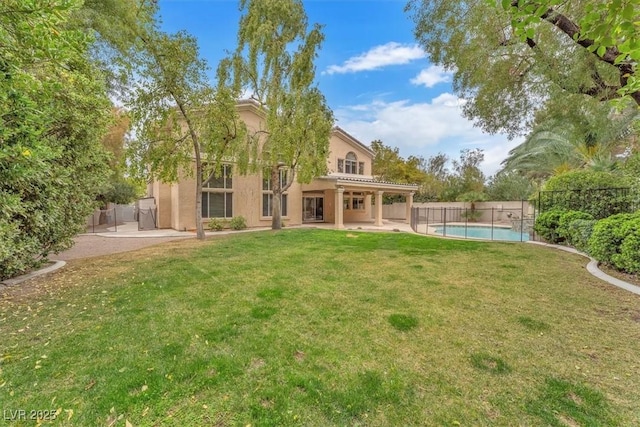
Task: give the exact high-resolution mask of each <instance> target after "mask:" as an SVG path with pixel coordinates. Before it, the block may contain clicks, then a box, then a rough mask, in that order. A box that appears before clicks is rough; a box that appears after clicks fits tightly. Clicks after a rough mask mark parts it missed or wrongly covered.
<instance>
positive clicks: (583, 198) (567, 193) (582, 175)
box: [541, 169, 635, 219]
mask: <svg viewBox="0 0 640 427" xmlns="http://www.w3.org/2000/svg"><path fill="white" fill-rule="evenodd" d="M632 184H633V180H632V179H630V178H629V177H628V176H625V175H623V174H620V173H615V172H606V171H593V170H588V169H579V170H573V171H569V172H566V173H563V174H560V175H556V176H554V177H552V178H551V179H549V180H548V181H547V182H546V184H545V185H544V188H543V192H542V194H541V195H542V196H544V197H543V200H542V204H543V210H545V211H546V210H549V209H561V210H565V211H568V210H575V211H582V212H587V213H590V214H591V215H592V216H593V217H594V218H595V219H602V218H605V217H607V216H609V215H613V214H616V213H623V212H628V210H629V208H630V206H631V205H632V204H633V203H634V200H635V196H634V194H633V192H629V193H621V192H620V191H617V190H615V189H616V188H625V187H631V186H632ZM551 191H553V192H554V193H547V192H551Z"/></svg>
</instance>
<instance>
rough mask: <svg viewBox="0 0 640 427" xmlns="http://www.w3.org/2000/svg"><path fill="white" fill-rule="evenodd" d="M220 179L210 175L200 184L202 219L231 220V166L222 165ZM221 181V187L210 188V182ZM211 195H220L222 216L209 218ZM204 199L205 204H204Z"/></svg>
mask: <svg viewBox="0 0 640 427" xmlns="http://www.w3.org/2000/svg"><path fill="white" fill-rule="evenodd" d="M220 172H221V175H222V176H221V177H217V176H215V174H212V175H211V176H210V177H209V179H208V180H206V181H205V182H203V183H202V195H201V196H200V201H201V203H202V218H207V219H208V218H221V219H230V218H233V166H232V165H230V164H224V165H222V167H221V170H220ZM219 179H222V186H215V187H214V186H212V182H215V181H216V180H219ZM212 194H222V195H223V196H222V203H223V206H222V212H223V216H215V217H214V216H211V215H210V214H211V210H210V203H209V197H211V195H212ZM205 199H206V203H205Z"/></svg>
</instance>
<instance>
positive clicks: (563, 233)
mask: <svg viewBox="0 0 640 427" xmlns="http://www.w3.org/2000/svg"><path fill="white" fill-rule="evenodd" d="M578 219H591V220H592V219H594V218H593V215H591V214H588V213H586V212H581V211H567V212H564V213H563V214H562V215H560V218H559V219H558V228H557V230H556V232H557V233H558V236H559V237H560V238H562V239H564V240H565V241H566V242H567V243H568V244H570V245H573V243H572V242H571V236H570V233H569V226H570V225H571V223H572V222H573V221H575V220H578Z"/></svg>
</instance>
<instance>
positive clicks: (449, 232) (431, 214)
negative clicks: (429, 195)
mask: <svg viewBox="0 0 640 427" xmlns="http://www.w3.org/2000/svg"><path fill="white" fill-rule="evenodd" d="M525 203H526V202H525V201H522V204H521V207H520V208H511V207H509V208H503V207H501V206H497V207H491V208H471V207H456V206H451V207H413V208H412V209H411V228H412V229H413V231H415V232H416V233H419V234H428V235H429V234H430V235H436V236H447V237H457V238H465V239H481V240H500V241H519V242H524V241H527V240H535V233H534V231H533V225H534V224H535V219H536V218H535V216H536V214H535V210H532V211H531V212H530V213H529V212H528V209H527V208H525ZM527 206H528V205H527ZM479 229H481V231H482V233H478V231H479ZM478 234H482V235H478Z"/></svg>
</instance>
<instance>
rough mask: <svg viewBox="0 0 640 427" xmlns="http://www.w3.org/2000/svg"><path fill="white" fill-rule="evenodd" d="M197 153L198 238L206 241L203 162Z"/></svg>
mask: <svg viewBox="0 0 640 427" xmlns="http://www.w3.org/2000/svg"><path fill="white" fill-rule="evenodd" d="M199 154H200V153H199V152H198V151H196V238H197V239H198V240H204V238H205V234H204V225H202V162H201V161H200V156H199Z"/></svg>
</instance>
